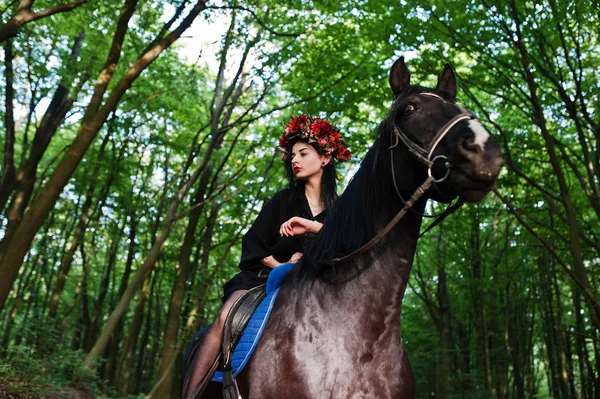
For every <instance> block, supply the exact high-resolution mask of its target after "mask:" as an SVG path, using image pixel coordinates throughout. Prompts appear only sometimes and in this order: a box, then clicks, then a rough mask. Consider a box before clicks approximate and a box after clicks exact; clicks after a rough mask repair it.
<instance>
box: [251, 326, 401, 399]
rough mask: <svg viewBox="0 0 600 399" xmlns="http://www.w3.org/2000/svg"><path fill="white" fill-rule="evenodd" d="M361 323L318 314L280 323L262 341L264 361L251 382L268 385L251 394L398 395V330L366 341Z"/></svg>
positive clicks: (292, 396) (306, 396) (384, 396)
mask: <svg viewBox="0 0 600 399" xmlns="http://www.w3.org/2000/svg"><path fill="white" fill-rule="evenodd" d="M324 320H325V321H324ZM346 321H347V320H346ZM332 323H337V324H332ZM332 326H334V327H337V328H332ZM356 327H357V326H356V325H355V324H354V323H342V321H341V320H335V317H334V318H333V320H332V318H329V319H328V320H327V319H323V318H321V317H317V316H315V317H306V318H303V319H301V320H299V321H297V322H296V323H291V322H290V323H285V324H283V323H282V324H279V326H278V328H277V329H274V330H271V332H270V333H269V335H270V337H269V338H268V339H267V340H265V341H263V343H264V344H265V345H264V346H263V347H262V348H261V351H260V352H261V354H260V355H259V357H260V360H259V359H258V358H257V359H256V362H254V364H253V367H252V369H253V370H252V373H253V376H252V380H254V381H256V380H257V379H258V380H265V379H266V380H268V381H269V383H264V384H260V385H261V386H260V387H256V389H252V391H253V392H254V394H252V395H251V397H277V398H320V397H331V398H373V397H377V398H397V397H399V389H400V377H399V376H400V375H401V369H402V367H403V365H402V362H401V361H400V359H402V346H401V343H400V340H399V336H398V334H392V333H389V334H387V336H386V335H385V333H384V334H383V335H382V336H380V337H379V340H378V341H375V342H366V341H365V337H364V334H363V332H362V331H361V330H360V329H359V328H356ZM265 338H267V337H265ZM266 353H269V354H270V355H271V356H270V357H266V356H264V354H266ZM258 364H260V366H257V365H258ZM255 378H256V379H255Z"/></svg>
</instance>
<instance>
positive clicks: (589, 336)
mask: <svg viewBox="0 0 600 399" xmlns="http://www.w3.org/2000/svg"><path fill="white" fill-rule="evenodd" d="M554 328H556V329H557V330H560V331H562V332H564V333H567V334H571V335H577V336H580V337H584V338H587V339H591V340H593V341H596V342H600V339H599V338H598V337H594V336H592V335H588V334H584V333H580V332H577V331H568V330H565V329H564V328H561V327H559V326H554Z"/></svg>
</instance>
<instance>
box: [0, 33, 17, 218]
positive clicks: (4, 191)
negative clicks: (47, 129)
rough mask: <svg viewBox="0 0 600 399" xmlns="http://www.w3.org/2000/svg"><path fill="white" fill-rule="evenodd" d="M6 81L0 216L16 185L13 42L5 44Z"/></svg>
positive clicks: (9, 41) (8, 41) (0, 180)
mask: <svg viewBox="0 0 600 399" xmlns="http://www.w3.org/2000/svg"><path fill="white" fill-rule="evenodd" d="M4 79H5V96H4V101H5V106H6V112H5V113H4V124H5V126H6V138H5V139H4V163H3V165H2V178H1V179H0V214H1V213H2V212H3V211H4V206H5V204H6V201H8V197H9V195H10V192H11V191H12V188H13V186H14V183H15V115H14V103H13V101H14V98H15V93H14V88H13V81H14V76H13V54H12V41H11V40H7V41H6V43H4Z"/></svg>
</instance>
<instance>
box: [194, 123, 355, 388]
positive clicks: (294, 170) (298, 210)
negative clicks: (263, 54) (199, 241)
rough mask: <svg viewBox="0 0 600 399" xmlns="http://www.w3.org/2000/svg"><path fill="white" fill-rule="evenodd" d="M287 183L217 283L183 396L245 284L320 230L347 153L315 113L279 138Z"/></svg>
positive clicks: (256, 281) (210, 358) (294, 256)
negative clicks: (215, 303)
mask: <svg viewBox="0 0 600 399" xmlns="http://www.w3.org/2000/svg"><path fill="white" fill-rule="evenodd" d="M279 147H280V149H281V150H282V152H283V156H282V159H283V161H284V162H285V171H286V175H287V177H288V180H289V183H290V184H289V187H288V188H287V189H285V190H282V191H280V192H278V193H277V194H275V196H274V197H273V198H272V199H271V200H270V201H269V202H268V203H266V204H265V205H264V207H263V209H262V210H261V211H260V213H259V215H258V217H257V218H256V220H255V221H254V224H253V225H252V227H251V228H250V229H249V230H248V232H247V233H246V235H244V238H243V239H242V257H241V260H240V264H239V267H240V269H241V270H242V271H241V272H240V273H238V274H237V275H235V276H234V277H233V278H232V279H231V280H229V281H228V282H227V283H226V284H225V285H224V287H223V290H224V296H223V302H224V304H223V308H222V309H221V311H220V312H219V315H218V316H217V319H216V320H215V322H214V323H213V325H212V327H211V328H210V330H209V331H208V332H207V334H206V336H205V340H204V344H203V346H202V347H201V348H200V350H199V352H198V354H197V356H196V359H195V364H194V365H193V366H191V367H192V368H193V370H192V373H191V377H190V379H189V382H188V383H187V386H184V392H185V397H186V398H188V397H190V394H191V393H192V392H193V390H194V387H196V385H197V384H198V383H199V382H200V381H201V380H202V378H203V377H204V375H205V374H207V373H208V371H209V370H210V368H211V366H212V365H213V364H214V363H215V360H216V358H217V355H218V353H219V349H220V345H221V335H222V330H223V325H224V323H225V319H226V318H227V313H228V312H229V309H230V308H231V306H232V305H233V304H234V303H235V301H236V300H237V299H238V298H239V297H240V296H241V295H242V294H243V293H244V292H245V291H247V290H249V289H251V288H253V287H256V286H259V285H260V284H264V283H265V282H266V280H267V276H268V275H269V272H270V271H271V269H272V268H274V267H277V266H279V265H282V264H285V263H296V262H297V261H298V260H299V259H300V258H301V256H302V253H303V252H304V248H305V247H306V246H307V244H308V242H310V240H311V237H313V236H314V235H315V234H316V233H318V232H319V231H320V230H321V227H322V226H323V222H324V220H325V215H326V211H327V209H328V208H329V207H330V206H331V205H332V204H333V202H334V201H335V199H336V198H337V194H336V187H335V184H336V172H335V162H336V161H337V162H343V161H347V160H349V159H350V155H351V154H350V151H349V150H348V149H347V148H346V145H345V144H344V142H343V141H342V140H341V137H340V133H339V130H338V129H337V128H336V127H334V126H333V125H331V124H330V123H329V122H327V121H325V120H324V119H321V118H311V117H309V116H306V115H300V116H297V117H295V118H293V119H292V120H291V121H290V123H289V124H288V125H287V126H286V129H285V131H284V133H283V136H282V137H281V139H280V140H279Z"/></svg>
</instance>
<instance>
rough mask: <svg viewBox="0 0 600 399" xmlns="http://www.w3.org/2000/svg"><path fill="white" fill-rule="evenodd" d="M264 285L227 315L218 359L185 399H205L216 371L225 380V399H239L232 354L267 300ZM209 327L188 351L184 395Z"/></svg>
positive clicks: (248, 294)
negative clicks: (201, 398) (259, 307)
mask: <svg viewBox="0 0 600 399" xmlns="http://www.w3.org/2000/svg"><path fill="white" fill-rule="evenodd" d="M265 286H266V285H265V284H262V285H259V286H258V287H255V288H252V289H250V290H248V291H247V292H245V293H244V294H243V295H242V296H240V297H239V298H238V299H237V300H236V301H235V303H234V304H233V306H232V307H231V309H230V310H229V313H228V314H227V318H226V319H225V325H224V326H223V336H222V337H223V339H222V345H221V351H220V353H219V356H218V357H217V359H216V360H215V362H214V363H213V365H212V366H211V368H210V370H209V372H208V374H206V375H205V376H204V377H203V378H202V380H201V381H200V382H199V383H198V384H197V385H196V387H194V390H193V391H192V394H191V395H190V396H188V397H187V398H186V399H196V398H199V397H201V396H202V394H203V393H204V391H205V390H206V388H207V387H208V384H209V383H210V381H211V378H212V376H213V374H214V373H215V371H220V372H221V373H222V378H223V398H224V399H240V398H241V396H240V392H239V389H238V386H237V382H236V381H235V378H233V373H232V369H231V358H232V355H233V351H234V349H235V347H236V345H237V343H238V341H239V340H240V338H241V336H242V333H243V332H244V329H245V328H246V325H247V324H248V321H250V318H251V317H252V314H253V313H254V311H255V310H256V308H257V307H258V305H259V304H260V303H261V301H262V300H263V299H264V298H265V296H266V291H265ZM209 328H210V325H208V326H206V327H204V328H203V329H201V330H200V331H199V332H198V333H197V334H196V335H195V336H194V338H193V339H192V342H191V343H190V345H189V346H188V350H187V351H186V354H185V356H184V367H185V369H186V370H187V373H186V375H185V379H184V383H183V384H182V387H183V392H185V390H186V388H187V385H188V384H189V379H190V378H191V373H190V372H191V368H190V367H189V366H190V363H191V361H192V359H193V358H194V355H195V353H196V351H197V350H198V348H200V347H201V346H202V344H203V343H204V336H205V335H206V333H207V332H208V330H209Z"/></svg>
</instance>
